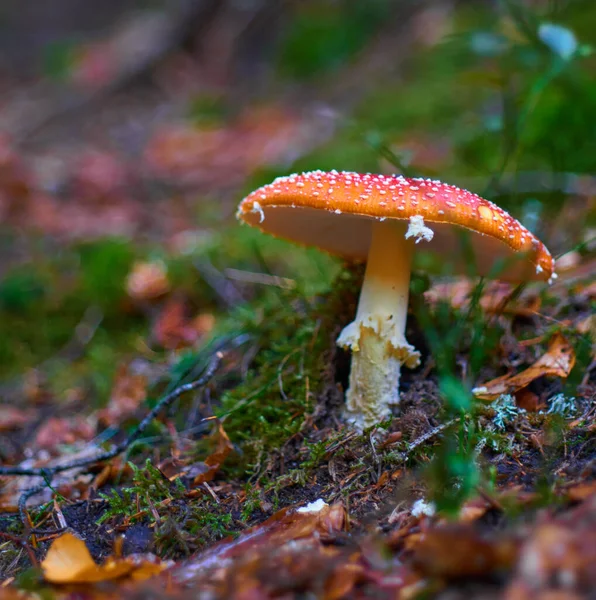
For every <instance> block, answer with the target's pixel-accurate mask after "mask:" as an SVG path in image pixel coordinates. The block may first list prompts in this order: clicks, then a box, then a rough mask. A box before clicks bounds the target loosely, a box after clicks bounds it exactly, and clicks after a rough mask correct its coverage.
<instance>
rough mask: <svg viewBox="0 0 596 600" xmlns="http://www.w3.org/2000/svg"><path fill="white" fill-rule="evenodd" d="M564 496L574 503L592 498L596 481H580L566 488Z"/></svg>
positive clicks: (594, 494)
mask: <svg viewBox="0 0 596 600" xmlns="http://www.w3.org/2000/svg"><path fill="white" fill-rule="evenodd" d="M565 494H566V496H567V497H568V498H569V499H570V500H573V501H574V502H583V501H584V500H587V499H588V498H590V497H592V496H596V481H582V482H581V483H577V484H575V485H572V486H570V487H568V488H567V489H566V490H565Z"/></svg>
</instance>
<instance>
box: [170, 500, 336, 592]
mask: <svg viewBox="0 0 596 600" xmlns="http://www.w3.org/2000/svg"><path fill="white" fill-rule="evenodd" d="M345 523H346V511H345V508H344V507H343V506H342V505H341V504H332V505H328V504H325V503H322V502H316V503H313V504H311V505H308V506H306V507H304V508H302V509H295V508H283V509H281V510H280V511H278V512H276V513H275V514H274V515H273V516H271V517H269V519H267V520H266V521H265V522H264V523H261V524H259V525H256V526H254V527H251V528H250V529H247V530H246V531H244V532H243V533H242V534H241V535H240V536H239V537H237V538H236V539H233V540H224V541H222V542H220V543H218V544H215V545H214V546H212V547H211V548H208V549H207V550H205V551H203V552H201V553H199V554H198V556H196V557H194V558H192V559H191V560H189V561H187V562H186V563H185V564H184V565H182V566H181V568H180V569H179V570H178V572H177V573H176V575H175V578H176V579H177V580H178V581H179V582H180V583H185V584H190V583H192V582H193V581H196V580H197V579H201V578H203V577H204V576H205V574H206V572H207V571H208V570H209V569H216V572H217V576H218V578H222V579H225V578H226V577H228V576H232V575H234V574H237V570H238V565H239V564H247V563H251V564H252V565H253V566H252V567H251V568H254V565H256V564H259V563H261V562H264V564H266V565H268V566H270V564H271V557H280V556H281V554H282V552H283V550H284V549H292V548H295V544H294V542H297V541H298V540H300V541H301V542H303V543H304V544H307V545H308V544H310V545H311V552H310V553H311V554H312V551H314V549H315V548H318V547H320V546H322V543H321V542H322V538H324V537H325V536H328V535H332V534H333V533H336V532H337V531H340V530H342V529H344V528H345Z"/></svg>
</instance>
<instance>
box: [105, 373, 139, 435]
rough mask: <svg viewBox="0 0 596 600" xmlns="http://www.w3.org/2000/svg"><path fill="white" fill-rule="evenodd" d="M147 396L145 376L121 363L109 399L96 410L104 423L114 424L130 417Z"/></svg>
mask: <svg viewBox="0 0 596 600" xmlns="http://www.w3.org/2000/svg"><path fill="white" fill-rule="evenodd" d="M146 397H147V378H146V377H145V376H144V375H142V374H139V373H131V372H130V367H129V366H128V365H126V364H121V365H120V366H119V367H118V370H117V372H116V379H115V381H114V386H113V388H112V393H111V395H110V401H109V402H108V405H107V406H106V407H105V408H102V409H101V410H100V411H99V412H98V417H99V419H100V421H101V422H102V423H103V424H104V425H108V426H110V425H116V424H119V423H122V421H124V420H126V419H128V418H130V417H132V416H133V415H134V413H135V412H136V410H137V409H138V407H139V405H140V404H141V402H143V401H144V400H145V398H146Z"/></svg>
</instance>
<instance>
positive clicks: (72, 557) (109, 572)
mask: <svg viewBox="0 0 596 600" xmlns="http://www.w3.org/2000/svg"><path fill="white" fill-rule="evenodd" d="M169 566H170V564H169V563H166V562H161V561H159V559H157V558H156V557H154V556H152V555H147V556H127V557H124V558H114V557H110V558H108V559H107V560H106V561H105V563H103V564H102V565H98V564H97V563H96V562H95V561H94V560H93V558H92V556H91V554H90V553H89V550H88V549H87V546H86V545H85V542H83V541H82V540H80V539H79V538H77V537H75V536H74V535H72V534H71V533H65V534H64V535H62V536H60V537H59V538H57V539H56V540H54V541H53V542H52V545H51V546H50V549H49V550H48V553H47V555H46V557H45V559H44V560H43V562H42V563H41V568H42V570H43V575H44V577H45V579H46V581H49V582H50V583H58V584H68V583H94V582H98V581H107V580H110V579H117V578H119V577H124V576H127V577H130V578H132V579H135V580H141V579H147V578H149V577H153V576H154V575H157V574H158V573H160V572H161V571H163V570H164V569H166V568H167V567H169Z"/></svg>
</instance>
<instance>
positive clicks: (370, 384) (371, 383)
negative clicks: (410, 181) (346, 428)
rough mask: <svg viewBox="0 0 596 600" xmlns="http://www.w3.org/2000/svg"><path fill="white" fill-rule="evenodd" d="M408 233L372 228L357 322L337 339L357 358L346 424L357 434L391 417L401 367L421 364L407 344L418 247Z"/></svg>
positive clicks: (390, 225)
mask: <svg viewBox="0 0 596 600" xmlns="http://www.w3.org/2000/svg"><path fill="white" fill-rule="evenodd" d="M407 230H408V228H407V225H406V224H405V223H401V222H398V221H397V222H396V221H386V222H377V221H375V222H374V223H373V225H372V240H371V244H370V249H369V253H368V262H367V265H366V273H365V275H364V282H363V284H362V290H361V292H360V300H359V303H358V310H357V313H356V319H355V320H354V321H353V322H352V323H350V324H349V325H348V326H347V327H345V329H344V330H343V331H342V332H341V334H340V335H339V337H338V339H337V344H338V345H339V346H341V347H344V348H349V349H351V350H352V353H353V354H352V369H351V372H350V387H349V389H348V391H347V393H346V418H347V419H348V421H350V422H351V423H352V424H353V425H354V427H356V428H357V429H359V430H362V429H364V428H365V427H370V426H372V425H375V424H377V423H379V422H380V421H382V420H383V419H386V418H387V417H388V416H389V415H390V412H391V410H390V406H391V405H393V404H398V403H399V391H398V386H399V375H400V369H401V365H402V364H405V365H406V366H408V367H410V368H412V367H415V366H417V365H418V364H419V363H420V353H419V352H417V351H416V350H415V348H414V347H413V346H411V345H410V344H409V343H408V342H407V341H406V338H405V329H406V316H407V312H408V292H409V285H410V263H411V260H412V252H413V246H414V242H413V241H412V240H408V239H406V233H407Z"/></svg>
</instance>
